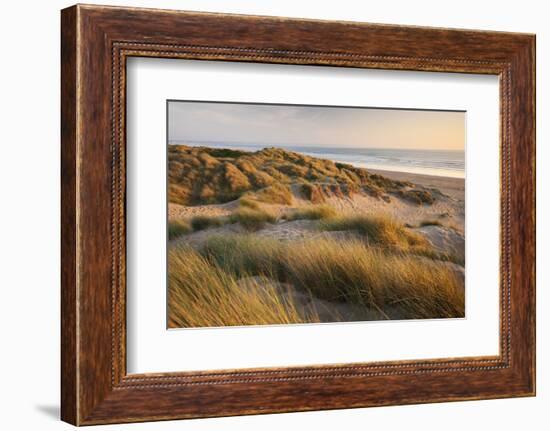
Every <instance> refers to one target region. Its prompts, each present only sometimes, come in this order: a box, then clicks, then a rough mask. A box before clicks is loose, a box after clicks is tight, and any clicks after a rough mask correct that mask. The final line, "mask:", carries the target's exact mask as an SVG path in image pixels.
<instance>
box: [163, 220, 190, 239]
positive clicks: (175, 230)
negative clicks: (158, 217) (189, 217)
mask: <svg viewBox="0 0 550 431" xmlns="http://www.w3.org/2000/svg"><path fill="white" fill-rule="evenodd" d="M192 231H193V229H192V228H191V225H190V224H189V222H187V221H184V220H174V221H170V222H169V223H168V239H175V238H177V237H179V236H182V235H185V234H187V233H191V232H192Z"/></svg>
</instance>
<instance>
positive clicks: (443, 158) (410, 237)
mask: <svg viewBox="0 0 550 431" xmlns="http://www.w3.org/2000/svg"><path fill="white" fill-rule="evenodd" d="M167 116H168V118H167V121H168V136H167V146H168V150H167V159H168V160H167V176H168V179H167V188H168V190H167V194H168V197H167V200H168V208H167V211H168V214H167V219H168V225H167V261H168V263H167V267H168V276H167V279H168V282H167V289H168V292H167V308H168V309H167V324H168V328H193V327H224V326H246V325H287V324H314V323H335V322H358V321H379V320H403V319H450V318H464V317H465V248H464V244H465V241H464V230H465V229H464V228H465V223H464V213H465V196H464V195H465V158H464V154H465V121H466V113H465V112H464V111H442V110H437V111H436V110H420V109H400V108H392V109H389V108H370V107H341V106H313V105H285V104H258V103H227V102H217V101H216V102H204V101H177V100H169V101H168V102H167Z"/></svg>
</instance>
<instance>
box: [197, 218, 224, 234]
mask: <svg viewBox="0 0 550 431" xmlns="http://www.w3.org/2000/svg"><path fill="white" fill-rule="evenodd" d="M225 222H226V220H225V219H224V218H223V217H215V216H202V215H201V216H195V217H193V218H192V219H191V227H192V228H193V230H194V231H198V230H204V229H210V228H212V227H219V226H222V225H223V224H224V223H225Z"/></svg>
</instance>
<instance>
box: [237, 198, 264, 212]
mask: <svg viewBox="0 0 550 431" xmlns="http://www.w3.org/2000/svg"><path fill="white" fill-rule="evenodd" d="M239 206H241V207H245V208H251V209H253V210H257V209H259V208H260V205H259V204H258V202H256V201H255V200H253V199H251V198H249V197H246V196H242V197H241V198H240V199H239Z"/></svg>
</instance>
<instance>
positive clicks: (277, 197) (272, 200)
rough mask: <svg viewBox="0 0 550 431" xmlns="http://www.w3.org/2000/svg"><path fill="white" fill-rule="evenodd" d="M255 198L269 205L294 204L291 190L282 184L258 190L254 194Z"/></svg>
mask: <svg viewBox="0 0 550 431" xmlns="http://www.w3.org/2000/svg"><path fill="white" fill-rule="evenodd" d="M254 197H255V198H256V199H257V200H259V201H261V202H265V203H268V204H281V205H291V204H292V192H291V191H290V188H289V187H288V186H286V185H284V184H281V183H276V184H273V185H271V186H269V187H265V188H263V189H260V190H258V191H257V192H256V193H254Z"/></svg>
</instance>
